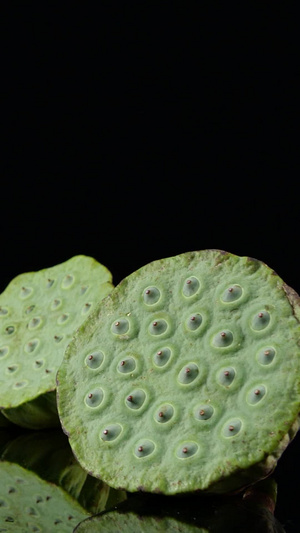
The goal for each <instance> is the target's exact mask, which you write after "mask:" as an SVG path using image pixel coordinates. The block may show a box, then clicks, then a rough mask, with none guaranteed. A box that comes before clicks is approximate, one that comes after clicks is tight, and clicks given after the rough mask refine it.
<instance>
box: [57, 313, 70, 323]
mask: <svg viewBox="0 0 300 533" xmlns="http://www.w3.org/2000/svg"><path fill="white" fill-rule="evenodd" d="M69 318H70V315H69V314H68V313H63V314H62V315H60V317H58V319H57V324H59V325H61V324H65V323H66V322H67V321H68V320H69Z"/></svg>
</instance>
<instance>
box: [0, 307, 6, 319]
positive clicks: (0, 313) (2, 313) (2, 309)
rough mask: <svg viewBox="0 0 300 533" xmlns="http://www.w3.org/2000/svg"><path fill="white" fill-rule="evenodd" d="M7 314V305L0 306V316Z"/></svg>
mask: <svg viewBox="0 0 300 533" xmlns="http://www.w3.org/2000/svg"><path fill="white" fill-rule="evenodd" d="M7 314H8V308H7V307H0V318H1V317H2V316H6V315H7Z"/></svg>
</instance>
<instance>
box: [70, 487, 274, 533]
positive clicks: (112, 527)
mask: <svg viewBox="0 0 300 533" xmlns="http://www.w3.org/2000/svg"><path fill="white" fill-rule="evenodd" d="M262 484H263V485H266V482H265V481H263V482H262ZM256 485H257V486H255V485H254V487H252V489H251V490H252V494H251V498H250V497H249V495H248V496H247V495H242V494H239V495H237V496H214V497H213V496H208V495H205V496H201V495H199V494H198V495H192V496H190V497H189V498H188V499H187V498H186V497H180V496H179V497H177V498H176V501H174V498H173V497H168V496H157V495H149V494H147V495H146V494H138V495H134V496H132V497H131V498H129V499H128V500H127V501H126V502H123V503H121V504H119V505H117V506H116V508H115V509H108V510H107V511H105V512H103V513H101V514H98V515H95V516H92V517H89V518H86V519H85V520H83V521H82V522H81V523H80V524H78V525H77V526H76V528H75V529H74V533H75V532H76V533H96V532H98V531H105V532H106V533H109V532H111V533H115V532H116V531H122V533H132V532H133V531H134V532H136V531H138V532H140V533H157V532H159V531H161V532H164V531H167V532H168V533H179V532H181V533H224V532H230V533H234V532H239V533H240V532H243V533H253V532H254V531H255V533H284V529H283V528H282V526H281V524H280V523H279V522H278V520H277V519H276V518H275V517H274V514H273V512H272V511H271V510H270V507H271V508H272V509H274V507H275V500H274V498H275V492H276V491H274V487H275V486H276V483H275V482H274V480H272V479H271V480H267V485H268V486H267V487H266V486H262V487H261V486H260V483H257V484H256Z"/></svg>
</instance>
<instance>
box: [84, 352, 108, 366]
mask: <svg viewBox="0 0 300 533" xmlns="http://www.w3.org/2000/svg"><path fill="white" fill-rule="evenodd" d="M103 361H104V353H103V352H101V350H97V351H95V352H92V353H89V354H88V355H87V356H86V358H85V364H86V366H88V367H89V368H91V369H92V370H97V369H98V368H100V366H101V365H102V363H103Z"/></svg>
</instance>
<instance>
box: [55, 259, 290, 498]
mask: <svg viewBox="0 0 300 533" xmlns="http://www.w3.org/2000/svg"><path fill="white" fill-rule="evenodd" d="M299 339H300V325H299V297H298V295H297V294H296V293H295V292H294V291H293V290H292V289H290V288H289V287H287V285H286V284H285V283H284V282H283V280H282V279H281V278H280V277H279V276H278V275H277V274H276V273H275V272H274V271H273V270H271V269H270V268H269V267H268V266H267V265H265V264H264V263H262V262H260V261H257V260H255V259H250V258H247V257H238V256H235V255H233V254H230V253H226V252H222V251H218V250H204V251H200V252H191V253H186V254H181V255H179V256H176V257H173V258H167V259H162V260H159V261H154V262H153V263H150V264H149V265H146V266H144V267H142V268H141V269H139V270H138V271H136V272H134V273H133V274H131V275H130V276H128V277H127V278H126V279H125V280H123V282H121V283H120V284H119V285H118V286H117V287H116V288H115V289H114V290H113V291H112V292H111V294H110V295H109V296H108V297H107V298H104V299H103V300H102V302H100V303H99V304H98V305H97V306H96V307H95V310H94V311H93V312H92V313H91V314H90V316H89V318H88V319H87V320H86V321H85V322H84V323H83V324H82V326H81V327H80V328H79V329H78V330H77V332H76V334H75V335H74V338H73V340H72V341H71V343H70V344H69V346H68V348H67V350H66V352H65V356H64V359H63V362H62V364H61V366H60V369H59V371H58V374H57V386H58V389H57V391H58V411H59V415H60V419H61V423H62V426H63V429H64V431H65V432H66V434H67V435H68V436H69V440H70V444H71V447H72V449H73V452H74V454H75V455H76V457H77V458H78V461H79V462H80V464H81V465H82V466H83V467H84V468H85V469H86V470H87V471H88V472H91V473H93V475H94V476H96V477H100V478H101V479H103V480H104V481H106V482H107V483H108V484H109V485H110V486H113V487H115V488H122V489H126V490H128V491H131V492H134V491H138V490H143V491H146V492H157V493H164V494H177V493H187V492H191V491H195V490H201V491H212V492H227V491H234V490H239V489H240V488H242V487H244V486H246V485H248V484H251V483H253V482H254V481H256V480H258V479H261V478H263V477H266V476H267V475H269V474H270V473H271V472H272V470H273V469H274V467H275V466H276V463H277V460H278V457H280V455H281V454H282V452H283V451H284V449H285V448H286V446H287V445H288V444H289V442H290V440H291V439H292V438H293V437H294V435H295V433H296V431H297V430H298V427H299V424H298V413H299V412H300V348H299Z"/></svg>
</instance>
